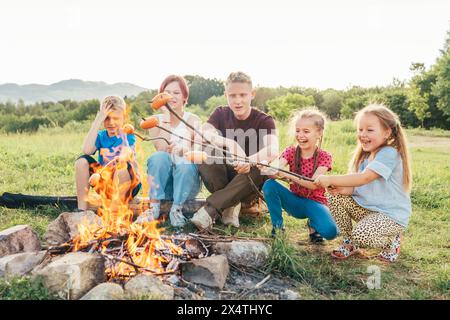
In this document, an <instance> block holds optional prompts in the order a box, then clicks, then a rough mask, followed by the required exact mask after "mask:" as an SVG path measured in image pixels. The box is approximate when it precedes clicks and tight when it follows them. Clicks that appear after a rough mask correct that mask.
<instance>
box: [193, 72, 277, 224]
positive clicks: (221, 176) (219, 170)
mask: <svg viewBox="0 0 450 320" xmlns="http://www.w3.org/2000/svg"><path fill="white" fill-rule="evenodd" d="M225 96H226V97H227V101H228V106H220V107H217V108H216V110H215V111H214V112H213V113H212V114H211V116H210V118H209V119H208V121H207V123H205V124H204V125H203V127H202V131H203V135H204V136H205V137H206V138H207V139H208V140H209V141H211V142H213V143H214V144H215V145H217V146H219V147H223V148H226V149H227V150H228V151H229V152H230V153H233V154H237V155H238V156H239V157H246V158H248V159H249V160H250V161H257V162H261V161H267V162H270V161H272V160H273V159H275V158H276V157H277V156H278V138H277V135H276V128H275V121H274V120H273V119H272V117H271V116H269V115H267V114H265V113H264V112H262V111H259V110H258V109H256V108H253V107H251V105H250V104H251V101H252V99H253V98H254V97H255V90H253V88H252V81H251V79H250V77H249V76H248V75H246V74H245V73H243V72H235V73H231V74H230V75H229V77H228V79H227V81H226V83H225ZM216 155H217V154H216ZM228 156H229V155H228ZM199 171H200V175H201V177H202V180H203V182H204V184H205V186H206V188H207V189H208V191H209V192H211V195H210V196H209V197H208V198H207V199H206V202H207V203H206V205H205V206H203V207H202V208H200V209H199V210H198V211H197V212H196V213H195V215H194V216H193V217H192V219H191V222H192V223H193V224H194V225H195V226H197V228H199V229H208V228H210V227H211V226H212V224H213V222H214V219H215V218H216V217H218V216H221V218H222V222H223V223H224V224H231V225H234V226H235V227H239V218H238V215H239V211H240V208H241V202H243V201H246V200H248V199H249V198H252V197H253V198H255V197H256V196H257V192H258V190H256V189H260V188H261V187H262V185H263V183H264V181H265V180H266V177H265V176H264V175H261V172H260V171H259V169H258V168H257V167H251V166H250V164H249V163H247V162H242V161H235V162H234V163H233V165H230V164H225V163H223V162H220V161H218V162H215V163H213V164H200V165H199Z"/></svg>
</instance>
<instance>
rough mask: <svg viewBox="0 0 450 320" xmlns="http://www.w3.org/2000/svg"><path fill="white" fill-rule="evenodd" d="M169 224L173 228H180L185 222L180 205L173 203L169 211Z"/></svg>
mask: <svg viewBox="0 0 450 320" xmlns="http://www.w3.org/2000/svg"><path fill="white" fill-rule="evenodd" d="M169 219H170V224H171V225H172V226H173V227H175V228H182V227H184V225H185V224H186V222H187V219H186V217H185V216H184V215H183V212H182V210H181V207H180V206H175V205H173V206H172V208H171V209H170V212H169Z"/></svg>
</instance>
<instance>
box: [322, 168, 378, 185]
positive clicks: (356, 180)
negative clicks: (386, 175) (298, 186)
mask: <svg viewBox="0 0 450 320" xmlns="http://www.w3.org/2000/svg"><path fill="white" fill-rule="evenodd" d="M379 177H380V175H379V174H378V173H376V172H375V171H372V170H370V169H366V170H364V171H363V172H359V173H349V174H344V175H334V176H325V175H321V176H318V177H317V178H316V180H315V181H314V183H315V184H316V185H318V186H319V185H320V186H322V187H324V188H328V187H329V186H335V187H359V186H363V185H365V184H368V183H370V182H372V181H373V180H375V179H378V178H379Z"/></svg>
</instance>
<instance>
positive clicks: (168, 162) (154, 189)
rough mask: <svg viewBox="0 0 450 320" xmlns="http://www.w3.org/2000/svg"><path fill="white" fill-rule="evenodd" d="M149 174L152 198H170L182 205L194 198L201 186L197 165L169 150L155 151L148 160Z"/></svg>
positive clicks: (174, 202)
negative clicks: (168, 151)
mask: <svg viewBox="0 0 450 320" xmlns="http://www.w3.org/2000/svg"><path fill="white" fill-rule="evenodd" d="M147 174H148V175H149V176H151V177H152V184H151V186H150V190H149V197H150V199H152V200H170V201H173V204H175V205H182V204H183V203H184V202H186V200H191V199H194V198H195V197H196V196H197V194H198V193H199V191H200V188H201V180H200V175H199V173H198V168H197V165H195V164H193V163H191V162H189V161H188V160H186V159H184V158H182V157H178V156H174V155H170V154H169V153H167V152H163V151H158V152H155V153H154V154H153V155H152V156H151V157H150V158H149V159H148V160H147Z"/></svg>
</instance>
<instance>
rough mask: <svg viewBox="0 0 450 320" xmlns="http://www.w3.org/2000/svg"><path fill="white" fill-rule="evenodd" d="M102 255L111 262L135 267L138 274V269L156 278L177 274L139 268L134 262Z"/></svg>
mask: <svg viewBox="0 0 450 320" xmlns="http://www.w3.org/2000/svg"><path fill="white" fill-rule="evenodd" d="M100 255H102V256H104V257H105V258H107V259H110V260H114V261H118V262H123V263H125V264H128V265H130V266H132V267H134V268H135V269H136V272H138V270H137V269H142V270H144V271H148V272H151V273H153V274H154V275H155V276H162V275H166V274H173V273H175V271H166V272H156V271H154V270H151V269H148V268H146V267H141V266H138V265H137V264H135V263H133V262H129V261H126V260H123V259H119V258H116V257H114V256H112V255H110V254H106V253H100Z"/></svg>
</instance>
